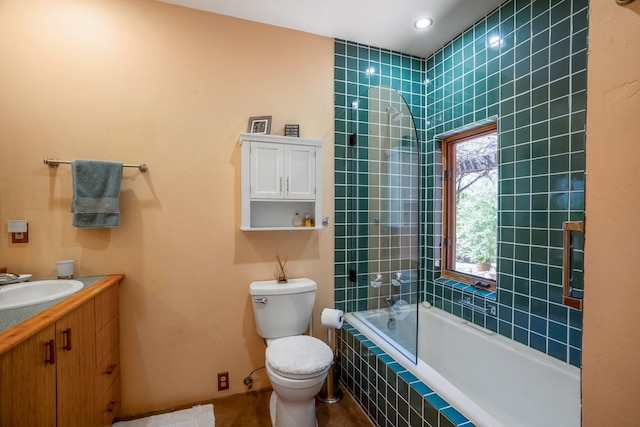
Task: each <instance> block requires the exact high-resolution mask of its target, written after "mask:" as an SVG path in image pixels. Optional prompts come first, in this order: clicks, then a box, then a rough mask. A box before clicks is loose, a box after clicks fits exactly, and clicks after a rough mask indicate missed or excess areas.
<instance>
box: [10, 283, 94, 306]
mask: <svg viewBox="0 0 640 427" xmlns="http://www.w3.org/2000/svg"><path fill="white" fill-rule="evenodd" d="M83 287H84V284H83V283H82V282H81V281H79V280H37V281H35V282H24V283H16V284H14V285H6V286H2V287H0V310H8V309H11V308H19V307H26V306H28V305H34V304H39V303H42V302H47V301H53V300H54V299H58V298H62V297H66V296H67V295H71V294H73V293H75V292H78V291H79V290H80V289H82V288H83Z"/></svg>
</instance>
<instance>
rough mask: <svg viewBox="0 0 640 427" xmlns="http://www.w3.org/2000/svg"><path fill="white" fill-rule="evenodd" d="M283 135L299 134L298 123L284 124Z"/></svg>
mask: <svg viewBox="0 0 640 427" xmlns="http://www.w3.org/2000/svg"><path fill="white" fill-rule="evenodd" d="M284 136H300V125H284Z"/></svg>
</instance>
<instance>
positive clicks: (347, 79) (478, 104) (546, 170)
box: [335, 0, 588, 366]
mask: <svg viewBox="0 0 640 427" xmlns="http://www.w3.org/2000/svg"><path fill="white" fill-rule="evenodd" d="M587 12H588V0H562V1H553V2H551V1H549V0H535V1H531V0H518V1H515V0H514V1H508V2H506V3H504V4H503V5H502V6H500V7H499V8H498V9H496V10H495V11H494V12H492V13H490V14H489V15H487V16H486V17H485V18H484V19H482V20H480V21H479V22H478V23H476V24H475V25H474V26H472V27H470V28H469V29H468V30H466V31H465V32H464V33H463V34H461V35H460V36H458V37H456V38H455V39H454V40H452V41H451V42H449V43H448V44H447V45H445V46H444V47H443V48H442V49H441V50H440V51H438V52H436V53H435V54H434V55H433V56H431V57H430V58H427V59H419V58H414V57H408V56H406V55H403V54H399V53H394V52H388V51H384V50H381V49H376V48H373V47H369V46H363V45H359V44H355V43H350V42H346V41H340V40H337V41H336V43H335V130H336V134H335V198H336V200H335V209H336V212H335V221H336V226H335V236H336V237H335V248H336V255H335V259H336V260H335V301H336V307H337V308H340V309H342V310H345V311H350V312H351V311H358V310H363V309H366V308H368V307H367V299H368V291H369V289H368V286H367V283H366V282H367V270H366V269H367V261H366V248H367V236H366V233H367V226H366V225H367V224H366V184H367V182H368V176H367V173H366V162H365V161H364V160H362V159H366V138H365V136H366V132H367V130H366V119H367V117H366V109H357V108H353V105H352V103H353V102H354V101H359V102H366V101H363V100H362V99H361V96H362V94H365V93H366V92H367V89H368V88H369V87H371V86H375V85H378V84H386V85H389V86H391V87H393V88H395V89H397V90H399V91H400V92H401V93H402V95H403V96H404V97H405V99H406V100H407V102H408V104H409V106H410V108H411V111H412V113H413V114H414V116H415V117H416V127H417V130H418V135H419V138H420V141H421V142H422V141H424V142H422V144H423V145H422V147H423V149H424V150H423V152H422V162H423V163H422V166H421V169H422V176H423V179H424V181H423V184H424V188H423V189H422V191H421V192H422V198H423V206H422V209H423V213H422V215H423V223H424V224H425V227H426V229H425V230H423V233H421V253H422V259H423V262H424V265H423V266H422V269H423V270H422V277H423V279H424V280H423V284H424V299H426V300H427V301H430V302H432V303H433V304H434V305H435V306H437V307H439V308H442V309H444V310H446V311H448V312H451V313H453V314H455V315H458V316H460V317H463V318H465V319H467V320H470V321H472V322H474V323H476V324H479V325H481V326H483V327H486V328H488V329H490V330H492V331H496V332H498V333H500V334H501V335H504V336H506V337H508V338H511V339H514V340H516V341H518V342H521V343H523V344H525V345H528V346H530V347H532V348H535V349H537V350H539V351H542V352H544V353H547V354H549V355H551V356H553V357H555V358H557V359H560V360H562V361H565V362H568V363H571V364H572V365H574V366H580V364H581V352H582V349H581V347H582V342H581V336H582V312H580V311H576V310H574V309H569V308H567V307H565V306H563V305H562V304H561V300H562V297H561V280H562V279H561V272H562V228H561V227H562V222H563V221H568V220H582V219H583V212H584V169H585V161H584V158H585V151H584V144H585V117H586V63H587V61H586V58H587V29H588V16H587ZM369 67H373V68H374V69H375V73H374V74H371V73H369V74H367V73H366V70H367V68H369ZM496 119H497V121H498V129H499V141H500V153H499V155H500V178H499V194H500V195H499V236H498V242H499V243H498V244H499V271H498V290H497V292H496V293H495V294H482V293H481V292H475V291H470V290H469V289H468V288H467V289H464V288H462V287H460V286H458V285H457V284H456V283H454V282H450V281H445V280H442V279H440V267H439V259H440V237H441V221H442V218H441V206H442V185H441V182H442V181H441V175H442V166H441V150H440V146H439V138H441V137H443V136H445V135H447V134H448V133H451V132H453V131H454V130H458V129H460V128H464V127H465V126H470V125H472V124H474V123H478V122H482V121H486V120H496ZM354 132H355V133H357V135H358V136H357V137H358V145H357V146H356V147H352V146H350V145H349V135H350V134H351V133H354ZM360 138H362V140H361V139H360ZM354 170H357V171H359V172H358V173H357V174H356V173H352V172H351V171H354ZM574 243H575V246H576V248H577V249H578V250H577V251H575V252H574V256H575V258H574V265H575V266H576V267H577V268H576V271H575V272H574V283H573V285H574V287H576V288H581V283H582V271H581V270H582V268H583V267H582V266H583V253H582V248H583V241H581V240H580V239H578V240H577V241H576V242H574ZM350 270H355V271H357V272H358V277H357V281H356V282H355V283H354V282H352V281H350V280H349V271H350ZM463 297H464V298H470V299H471V301H472V303H474V304H476V305H479V306H484V305H485V304H497V311H496V316H492V315H490V314H489V315H485V314H481V313H477V312H474V311H472V310H470V309H468V308H463V307H462V305H460V304H459V303H458V301H459V300H460V299H462V298H463Z"/></svg>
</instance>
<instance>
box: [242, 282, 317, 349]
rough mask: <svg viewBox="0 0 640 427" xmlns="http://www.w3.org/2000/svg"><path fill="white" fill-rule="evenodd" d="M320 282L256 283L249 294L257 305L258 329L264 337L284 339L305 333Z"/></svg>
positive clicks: (254, 309) (255, 306)
mask: <svg viewBox="0 0 640 427" xmlns="http://www.w3.org/2000/svg"><path fill="white" fill-rule="evenodd" d="M317 288H318V286H317V285H316V282H314V281H313V280H311V279H305V278H300V279H289V281H288V282H287V283H278V282H277V281H276V280H265V281H260V282H253V283H251V285H250V286H249V294H251V300H252V302H253V313H254V314H255V318H256V329H257V331H258V334H259V335H260V336H261V337H263V338H267V339H268V338H282V337H288V336H293V335H300V334H302V333H304V332H305V331H306V330H307V328H308V327H309V319H310V318H311V313H312V311H313V303H314V300H315V298H316V289H317Z"/></svg>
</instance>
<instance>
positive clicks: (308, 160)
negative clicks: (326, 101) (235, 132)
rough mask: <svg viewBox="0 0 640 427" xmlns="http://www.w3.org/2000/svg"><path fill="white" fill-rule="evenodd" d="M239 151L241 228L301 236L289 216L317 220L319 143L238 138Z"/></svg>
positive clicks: (258, 136) (269, 137) (273, 137)
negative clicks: (240, 163)
mask: <svg viewBox="0 0 640 427" xmlns="http://www.w3.org/2000/svg"><path fill="white" fill-rule="evenodd" d="M239 143H240V145H241V147H242V167H241V169H242V172H241V179H242V182H241V204H242V206H241V207H242V215H241V225H240V229H241V230H243V231H274V230H286V231H300V230H319V229H321V228H322V227H320V226H318V225H316V226H314V227H294V226H293V217H294V215H295V213H296V212H297V213H298V214H299V215H300V216H301V217H304V216H305V215H307V214H308V215H309V216H310V217H311V218H312V219H313V220H314V221H315V223H316V224H318V221H319V220H320V217H321V212H322V210H321V198H322V188H321V181H322V180H321V169H322V168H321V148H322V144H323V141H322V140H320V139H309V138H294V137H285V136H276V135H263V134H249V133H243V134H240V141H239Z"/></svg>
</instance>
